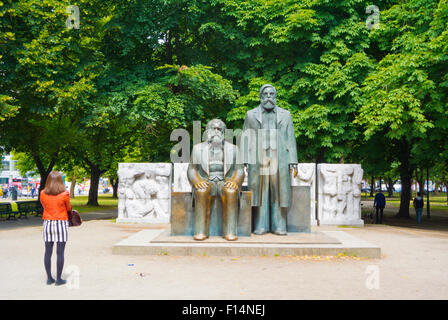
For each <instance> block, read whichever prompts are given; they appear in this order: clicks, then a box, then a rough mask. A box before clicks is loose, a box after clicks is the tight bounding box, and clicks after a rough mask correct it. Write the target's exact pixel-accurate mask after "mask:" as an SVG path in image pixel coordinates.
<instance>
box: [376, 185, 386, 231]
mask: <svg viewBox="0 0 448 320" xmlns="http://www.w3.org/2000/svg"><path fill="white" fill-rule="evenodd" d="M373 207H374V208H376V219H375V221H376V222H375V223H376V224H378V221H379V223H380V224H382V223H383V210H384V208H385V207H386V197H385V196H384V194H383V193H382V192H381V189H380V190H379V191H378V193H377V194H376V195H375V199H374V200H373ZM378 212H379V213H380V217H379V220H378Z"/></svg>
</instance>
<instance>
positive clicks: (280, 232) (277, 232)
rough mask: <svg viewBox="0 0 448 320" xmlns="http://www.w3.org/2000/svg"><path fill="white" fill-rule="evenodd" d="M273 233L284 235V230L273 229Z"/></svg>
mask: <svg viewBox="0 0 448 320" xmlns="http://www.w3.org/2000/svg"><path fill="white" fill-rule="evenodd" d="M273 234H276V235H278V236H286V231H283V230H275V231H274V232H273Z"/></svg>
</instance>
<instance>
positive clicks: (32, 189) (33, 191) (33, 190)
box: [31, 186, 36, 199]
mask: <svg viewBox="0 0 448 320" xmlns="http://www.w3.org/2000/svg"><path fill="white" fill-rule="evenodd" d="M35 193H36V187H35V186H32V187H31V197H33V199H34V194H35Z"/></svg>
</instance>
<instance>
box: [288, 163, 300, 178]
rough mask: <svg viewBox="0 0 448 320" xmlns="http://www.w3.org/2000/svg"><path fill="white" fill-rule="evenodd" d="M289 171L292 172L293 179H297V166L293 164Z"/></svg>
mask: <svg viewBox="0 0 448 320" xmlns="http://www.w3.org/2000/svg"><path fill="white" fill-rule="evenodd" d="M289 170H290V172H294V178H295V177H297V173H298V170H297V165H295V164H293V165H291V166H290V169H289Z"/></svg>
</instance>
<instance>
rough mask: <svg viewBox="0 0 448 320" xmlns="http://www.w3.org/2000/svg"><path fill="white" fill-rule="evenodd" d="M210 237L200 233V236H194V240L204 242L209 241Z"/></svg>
mask: <svg viewBox="0 0 448 320" xmlns="http://www.w3.org/2000/svg"><path fill="white" fill-rule="evenodd" d="M207 238H208V237H207V236H206V235H205V234H203V233H199V234H195V235H194V236H193V239H194V240H198V241H202V240H205V239H207Z"/></svg>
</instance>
